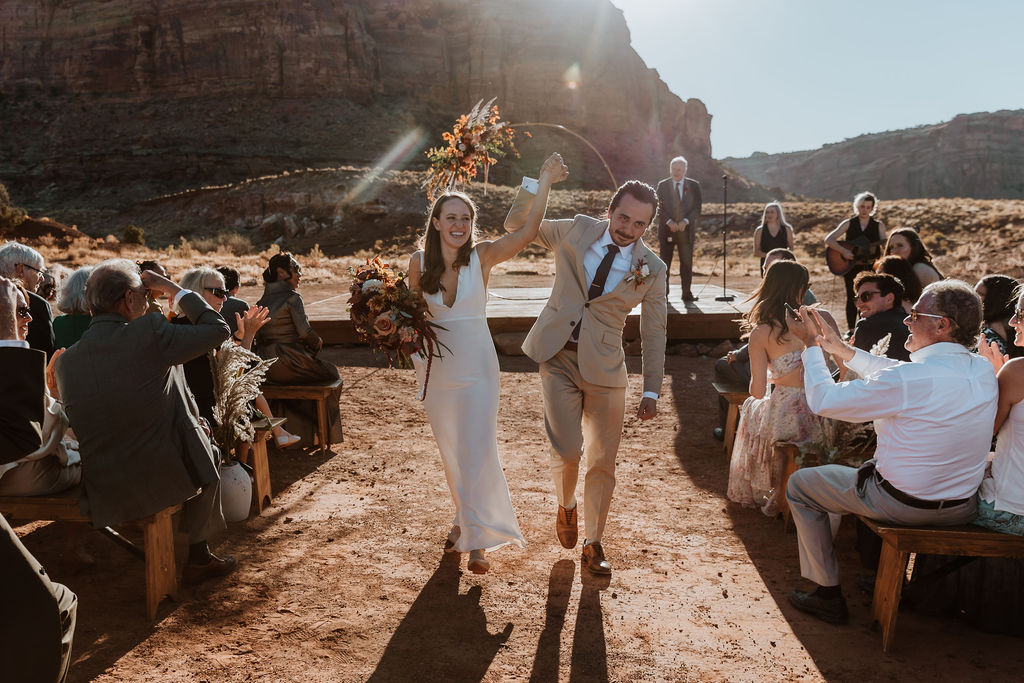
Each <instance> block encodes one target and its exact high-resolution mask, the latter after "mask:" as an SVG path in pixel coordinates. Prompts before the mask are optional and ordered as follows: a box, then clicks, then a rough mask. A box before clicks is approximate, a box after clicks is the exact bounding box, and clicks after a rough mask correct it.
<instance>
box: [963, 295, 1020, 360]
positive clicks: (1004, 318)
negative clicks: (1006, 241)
mask: <svg viewBox="0 0 1024 683" xmlns="http://www.w3.org/2000/svg"><path fill="white" fill-rule="evenodd" d="M1017 286H1018V285H1017V281H1016V280H1014V279H1013V278H1012V277H1007V276H1006V275H986V276H985V277H983V278H981V279H980V280H978V284H976V285H974V291H975V292H977V293H978V296H980V297H981V304H982V316H983V317H984V319H985V322H984V324H983V326H982V329H981V333H982V334H984V335H985V341H987V342H989V343H992V342H995V344H996V345H997V346H998V347H999V353H1000V354H1004V355H1007V356H1009V357H1010V358H1018V357H1020V356H1021V355H1022V353H1024V349H1021V348H1020V347H1019V346H1017V345H1016V344H1014V343H1013V340H1014V330H1013V328H1012V327H1011V326H1010V318H1011V317H1013V312H1014V306H1016V304H1017V297H1016V296H1015V295H1014V294H1015V292H1016V290H1017Z"/></svg>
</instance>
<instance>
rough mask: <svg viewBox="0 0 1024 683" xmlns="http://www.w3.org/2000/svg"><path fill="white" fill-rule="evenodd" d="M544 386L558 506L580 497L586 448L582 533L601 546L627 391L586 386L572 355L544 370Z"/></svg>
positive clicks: (557, 357)
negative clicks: (582, 465) (582, 463)
mask: <svg viewBox="0 0 1024 683" xmlns="http://www.w3.org/2000/svg"><path fill="white" fill-rule="evenodd" d="M540 380H541V388H542V390H543V393H544V426H545V427H546V428H547V432H548V440H549V441H550V442H551V461H550V462H551V474H552V475H553V476H554V480H555V492H556V493H557V495H558V504H559V505H561V506H563V507H565V506H569V505H571V504H572V502H573V499H574V498H575V496H576V483H577V481H578V480H579V471H580V457H581V456H582V455H583V453H584V445H585V446H586V455H587V474H586V477H585V479H584V486H583V530H584V534H585V536H586V538H587V540H590V541H600V540H601V536H602V535H603V534H604V524H605V520H607V519H608V509H609V508H610V507H611V503H612V491H614V490H615V455H616V453H617V452H618V450H619V441H620V440H621V438H622V420H623V417H624V416H625V411H626V388H625V387H603V386H598V385H597V384H591V383H590V382H587V381H586V380H584V379H583V376H582V375H581V374H580V368H579V364H578V360H577V352H576V351H570V350H568V349H562V350H561V351H559V352H558V353H557V354H555V356H554V357H553V358H551V359H550V360H548V361H545V362H543V363H541V364H540Z"/></svg>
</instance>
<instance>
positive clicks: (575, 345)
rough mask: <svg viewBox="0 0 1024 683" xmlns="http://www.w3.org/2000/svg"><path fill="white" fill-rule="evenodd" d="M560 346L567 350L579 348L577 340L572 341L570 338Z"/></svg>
mask: <svg viewBox="0 0 1024 683" xmlns="http://www.w3.org/2000/svg"><path fill="white" fill-rule="evenodd" d="M562 348H563V349H566V350H568V351H576V350H578V349H579V348H580V345H579V342H574V341H572V340H569V341H567V342H565V346H563V347H562Z"/></svg>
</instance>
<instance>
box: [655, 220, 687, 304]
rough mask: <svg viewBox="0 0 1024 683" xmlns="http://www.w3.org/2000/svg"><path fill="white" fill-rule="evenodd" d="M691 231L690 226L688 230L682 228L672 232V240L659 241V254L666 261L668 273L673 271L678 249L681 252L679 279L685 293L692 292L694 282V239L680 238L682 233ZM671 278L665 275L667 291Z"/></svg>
mask: <svg viewBox="0 0 1024 683" xmlns="http://www.w3.org/2000/svg"><path fill="white" fill-rule="evenodd" d="M689 231H690V228H689V226H687V228H686V230H680V231H679V232H676V233H672V241H671V242H668V241H666V240H659V242H658V247H659V249H658V251H659V253H658V256H660V257H661V260H662V261H664V262H665V266H666V271H665V272H666V273H667V274H671V273H672V257H673V255H674V254H675V252H676V251H678V252H679V280H680V282H681V283H682V285H683V294H687V293H689V292H690V286H691V285H692V283H693V240H692V239H684V240H682V241H681V240H680V239H679V236H680V235H686V233H688V232H689ZM668 284H669V278H668V276H667V275H666V277H665V291H666V292H668Z"/></svg>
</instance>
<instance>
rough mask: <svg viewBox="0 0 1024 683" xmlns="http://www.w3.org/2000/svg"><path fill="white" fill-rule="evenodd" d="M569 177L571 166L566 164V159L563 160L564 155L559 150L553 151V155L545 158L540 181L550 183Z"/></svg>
mask: <svg viewBox="0 0 1024 683" xmlns="http://www.w3.org/2000/svg"><path fill="white" fill-rule="evenodd" d="M568 177H569V167H568V166H566V165H565V161H563V160H562V155H561V154H559V153H558V152H552V153H551V156H549V157H548V158H547V159H545V160H544V164H543V165H542V166H541V167H540V182H542V183H543V182H546V183H548V184H550V185H554V184H555V183H560V182H562V181H563V180H565V179H566V178H568Z"/></svg>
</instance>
